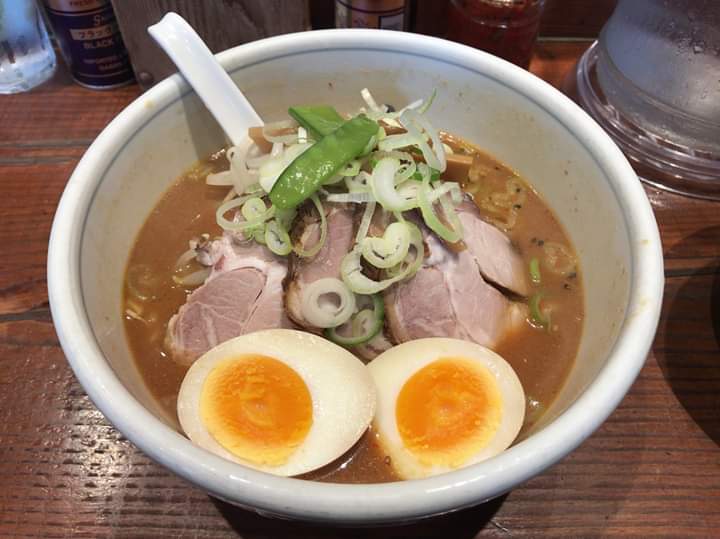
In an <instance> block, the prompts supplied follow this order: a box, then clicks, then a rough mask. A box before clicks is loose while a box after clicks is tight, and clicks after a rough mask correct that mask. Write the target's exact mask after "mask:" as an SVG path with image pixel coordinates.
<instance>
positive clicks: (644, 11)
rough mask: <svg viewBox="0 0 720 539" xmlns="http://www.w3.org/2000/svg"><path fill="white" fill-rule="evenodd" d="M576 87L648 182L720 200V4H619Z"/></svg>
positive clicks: (689, 0) (677, 0)
mask: <svg viewBox="0 0 720 539" xmlns="http://www.w3.org/2000/svg"><path fill="white" fill-rule="evenodd" d="M576 83H577V97H578V101H579V102H580V104H581V105H582V106H583V107H584V108H585V109H586V110H587V111H588V112H589V113H590V114H591V115H592V116H593V117H594V118H595V119H596V120H597V121H598V122H599V123H600V124H601V125H602V126H603V127H604V128H605V129H606V130H607V131H608V132H609V133H610V135H611V136H612V137H613V138H614V139H615V141H616V142H617V143H618V145H619V146H620V147H621V148H622V149H623V151H624V152H625V154H626V155H627V156H628V158H629V159H630V160H631V162H632V163H633V165H634V166H635V168H636V170H637V171H638V173H639V175H640V176H641V178H642V179H643V180H645V181H647V182H649V183H652V184H654V185H656V186H658V187H663V188H666V189H670V190H672V191H676V192H680V193H684V194H690V195H694V196H700V197H704V198H713V199H720V1H718V0H619V2H618V5H617V8H616V9H615V12H614V13H613V15H612V17H611V18H610V19H609V20H608V22H607V23H606V25H605V27H604V28H603V30H602V32H601V33H600V37H599V39H598V41H597V42H596V43H595V44H594V45H593V46H592V47H591V48H590V50H588V51H587V52H586V53H585V55H584V56H583V58H582V59H581V60H580V62H579V63H578V67H577V72H576Z"/></svg>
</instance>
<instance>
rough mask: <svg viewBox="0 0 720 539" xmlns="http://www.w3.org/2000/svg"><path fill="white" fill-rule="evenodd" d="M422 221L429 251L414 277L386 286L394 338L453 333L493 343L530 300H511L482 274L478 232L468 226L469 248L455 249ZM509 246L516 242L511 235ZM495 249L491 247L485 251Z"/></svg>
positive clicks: (513, 324)
mask: <svg viewBox="0 0 720 539" xmlns="http://www.w3.org/2000/svg"><path fill="white" fill-rule="evenodd" d="M463 224H464V223H463ZM473 225H474V224H473ZM420 227H421V229H422V230H423V237H424V240H425V243H426V246H427V248H428V251H429V256H427V258H426V259H425V261H424V262H423V265H422V267H421V268H420V269H419V270H418V272H417V273H416V274H415V276H414V277H412V278H411V279H408V280H406V281H403V282H401V283H398V284H397V285H395V286H393V287H391V288H390V289H388V290H387V291H386V292H385V296H384V301H385V313H386V316H387V322H388V327H389V329H390V333H391V335H392V338H393V339H394V340H395V341H396V342H406V341H409V340H412V339H420V338H424V337H452V338H456V339H464V340H469V341H474V342H476V343H478V344H481V345H483V346H488V347H490V348H492V347H494V346H495V345H496V344H497V343H498V342H499V340H500V339H501V338H502V337H503V336H504V335H506V334H507V333H508V332H509V331H511V330H512V329H513V328H515V327H517V326H518V325H519V323H521V321H522V320H523V319H524V312H525V310H526V306H525V305H524V304H522V303H518V302H514V301H511V300H509V299H508V298H507V297H506V296H505V295H504V294H503V293H502V292H501V291H500V290H498V289H497V288H495V287H494V286H492V285H491V284H489V283H488V282H487V281H486V280H485V279H484V278H483V273H482V268H481V266H480V263H479V261H478V256H476V253H478V252H480V250H481V247H480V246H478V245H475V241H476V239H477V237H476V235H475V234H474V233H473V232H471V233H469V234H468V233H467V230H466V233H465V236H464V241H465V243H466V245H467V248H466V249H464V250H462V251H460V252H453V251H452V250H451V249H450V248H448V247H447V246H446V245H445V244H444V243H443V242H442V241H441V240H439V239H438V238H437V236H435V234H433V233H431V232H430V231H429V230H428V229H427V228H426V227H425V226H424V225H422V224H421V225H420ZM470 229H471V230H473V227H470ZM501 234H502V233H501ZM507 246H509V247H510V248H512V246H511V245H510V244H509V240H507ZM504 248H505V246H504V245H503V249H504ZM503 254H506V253H505V252H504V251H503ZM494 255H495V253H494V252H490V253H485V254H484V255H483V256H485V257H492V256H494ZM501 276H503V277H505V275H502V274H501ZM505 282H512V283H516V282H519V280H517V279H516V280H515V281H505Z"/></svg>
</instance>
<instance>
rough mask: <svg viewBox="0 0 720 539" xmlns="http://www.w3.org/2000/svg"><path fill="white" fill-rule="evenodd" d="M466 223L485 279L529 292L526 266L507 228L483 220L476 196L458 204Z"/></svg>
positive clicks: (467, 239) (471, 247) (465, 229)
mask: <svg viewBox="0 0 720 539" xmlns="http://www.w3.org/2000/svg"><path fill="white" fill-rule="evenodd" d="M457 212H458V218H459V219H460V222H461V223H462V226H463V235H464V238H463V239H464V243H465V245H466V247H467V249H468V251H470V253H471V254H472V255H473V257H474V258H475V261H476V262H477V265H478V267H479V268H480V273H482V275H483V277H484V278H485V280H487V281H490V282H491V283H493V284H496V285H498V286H500V287H502V288H504V289H505V290H509V291H510V292H512V293H514V294H517V295H518V296H527V294H528V283H527V279H526V277H525V273H526V272H525V267H524V264H523V260H522V257H521V256H520V253H518V252H517V251H516V250H515V248H514V247H513V245H512V243H511V242H510V238H508V237H507V236H506V235H505V233H504V232H503V231H501V230H500V229H498V228H496V227H495V226H493V225H491V224H490V223H487V222H485V221H483V220H482V218H481V217H480V211H479V210H478V207H477V206H476V205H475V203H474V202H473V201H472V200H469V199H468V198H467V197H466V199H465V200H464V201H463V202H462V203H461V204H460V205H459V206H458V208H457Z"/></svg>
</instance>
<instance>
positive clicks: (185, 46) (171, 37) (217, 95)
mask: <svg viewBox="0 0 720 539" xmlns="http://www.w3.org/2000/svg"><path fill="white" fill-rule="evenodd" d="M148 32H149V33H150V35H151V36H152V37H153V39H155V41H157V42H158V44H159V45H160V46H161V47H162V48H163V50H164V51H165V52H166V53H167V54H168V56H169V57H170V59H171V60H172V61H173V62H174V63H175V65H176V66H177V67H178V69H179V70H180V72H181V73H182V74H183V76H184V77H185V78H186V79H187V81H188V82H189V83H190V86H192V87H193V89H194V90H195V92H197V94H198V95H199V96H200V99H202V101H203V103H205V106H206V107H207V108H208V110H209V111H210V112H211V113H212V115H213V116H214V117H215V119H216V120H217V122H218V123H219V124H220V127H222V128H223V130H224V131H225V134H227V136H228V138H229V139H230V142H232V144H233V146H240V145H241V144H242V143H243V142H244V141H246V140H247V131H248V128H249V127H253V126H258V125H263V121H262V119H261V118H260V116H258V113H257V112H255V109H253V107H252V105H251V104H250V102H249V101H248V100H247V98H246V97H245V96H244V95H243V93H242V92H241V91H240V89H239V88H238V87H237V86H235V83H234V82H233V81H232V79H231V78H230V76H229V75H228V74H227V73H226V72H225V70H224V69H223V68H222V67H221V66H220V64H219V63H218V61H217V60H216V59H215V56H213V54H212V52H210V49H208V47H207V45H205V42H204V41H203V40H202V39H200V36H199V35H197V33H196V32H195V30H193V28H192V26H190V25H189V24H188V22H187V21H186V20H185V19H183V18H182V17H181V16H180V15H178V14H177V13H173V12H170V13H167V14H166V15H165V16H164V17H163V18H162V19H161V20H160V22H158V23H156V24H153V25H152V26H150V27H148Z"/></svg>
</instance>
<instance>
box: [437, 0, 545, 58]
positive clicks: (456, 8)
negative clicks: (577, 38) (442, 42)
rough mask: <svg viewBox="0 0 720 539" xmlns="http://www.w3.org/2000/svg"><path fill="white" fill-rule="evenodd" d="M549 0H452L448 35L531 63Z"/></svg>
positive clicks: (504, 55) (503, 56) (491, 51)
mask: <svg viewBox="0 0 720 539" xmlns="http://www.w3.org/2000/svg"><path fill="white" fill-rule="evenodd" d="M544 7H545V0H451V1H450V6H449V8H448V32H447V38H448V39H451V40H453V41H458V42H460V43H464V44H466V45H470V46H472V47H476V48H478V49H482V50H484V51H487V52H490V53H492V54H495V55H496V56H500V57H501V58H505V59H506V60H509V61H511V62H512V63H514V64H517V65H519V66H520V67H524V68H527V67H528V66H529V65H530V58H531V56H532V50H533V45H534V44H535V39H536V38H537V34H538V28H539V26H540V16H541V15H542V11H543V8H544Z"/></svg>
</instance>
